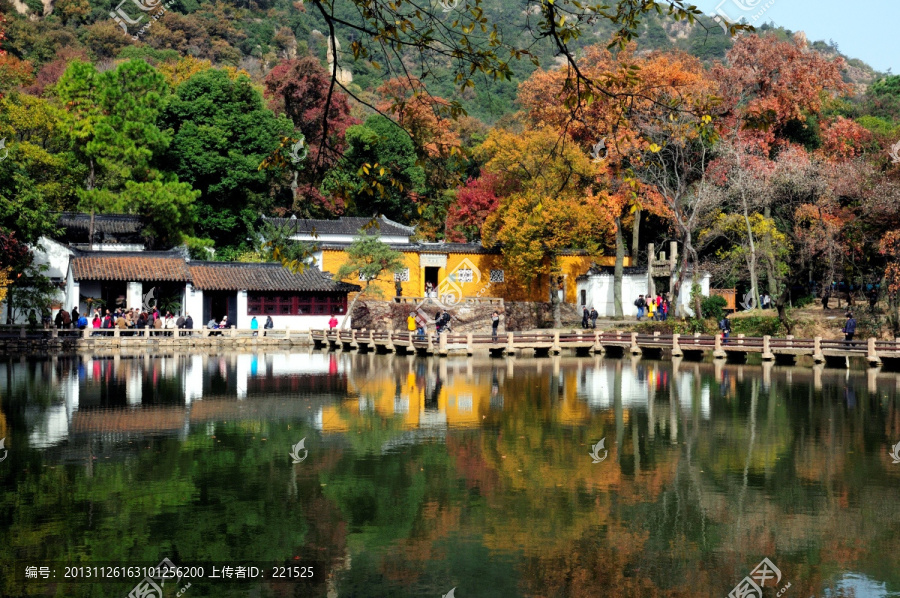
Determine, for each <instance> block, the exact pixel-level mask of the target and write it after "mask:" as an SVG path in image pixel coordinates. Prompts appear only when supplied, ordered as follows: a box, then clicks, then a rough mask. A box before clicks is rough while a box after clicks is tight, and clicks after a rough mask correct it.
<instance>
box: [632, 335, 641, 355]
mask: <svg viewBox="0 0 900 598" xmlns="http://www.w3.org/2000/svg"><path fill="white" fill-rule="evenodd" d="M637 336H638V334H637V332H632V333H631V354H632V355H640V354H641V348H640V347H639V346H638V344H637Z"/></svg>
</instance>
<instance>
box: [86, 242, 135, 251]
mask: <svg viewBox="0 0 900 598" xmlns="http://www.w3.org/2000/svg"><path fill="white" fill-rule="evenodd" d="M91 249H92V250H94V251H144V249H145V247H144V244H143V243H94V244H93V245H91Z"/></svg>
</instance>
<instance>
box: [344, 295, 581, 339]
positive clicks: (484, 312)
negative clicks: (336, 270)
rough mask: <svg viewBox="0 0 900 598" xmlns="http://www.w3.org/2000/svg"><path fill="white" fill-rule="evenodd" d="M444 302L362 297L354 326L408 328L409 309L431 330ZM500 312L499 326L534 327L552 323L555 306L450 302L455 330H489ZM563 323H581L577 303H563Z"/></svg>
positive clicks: (358, 303) (383, 328)
mask: <svg viewBox="0 0 900 598" xmlns="http://www.w3.org/2000/svg"><path fill="white" fill-rule="evenodd" d="M442 309H443V304H441V303H438V302H437V301H433V300H425V301H424V302H423V303H421V304H420V305H411V304H409V303H394V302H393V301H375V300H362V299H361V300H360V301H359V302H357V304H356V307H355V308H354V310H353V319H352V320H353V328H355V329H357V330H362V329H365V330H376V331H384V330H406V318H407V317H409V314H410V312H414V313H418V315H419V317H420V318H424V319H425V321H426V322H427V323H428V330H429V331H433V330H434V318H435V316H436V315H437V313H438V312H440V311H442ZM494 310H497V311H498V312H500V316H501V323H500V330H501V331H502V332H506V331H507V330H510V331H512V330H533V329H536V328H552V327H553V306H552V305H551V304H550V303H536V302H524V301H523V302H507V303H506V306H505V309H503V308H500V307H499V306H498V305H496V304H493V305H492V304H488V303H471V304H470V303H464V302H463V303H460V304H457V305H452V306H447V311H448V312H449V313H450V316H451V317H452V320H451V323H450V326H451V328H452V329H453V332H463V333H465V332H472V333H482V334H484V333H489V332H490V331H491V314H492V313H493V312H494ZM560 310H561V313H562V325H563V326H564V327H574V326H578V325H580V323H581V314H580V313H579V312H578V310H577V308H576V306H574V305H570V304H563V305H562V306H560Z"/></svg>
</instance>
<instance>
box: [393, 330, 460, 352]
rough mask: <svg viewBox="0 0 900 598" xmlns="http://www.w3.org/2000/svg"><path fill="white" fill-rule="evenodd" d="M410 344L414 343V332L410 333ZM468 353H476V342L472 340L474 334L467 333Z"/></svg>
mask: <svg viewBox="0 0 900 598" xmlns="http://www.w3.org/2000/svg"><path fill="white" fill-rule="evenodd" d="M409 342H410V343H412V332H410V333H409ZM466 353H467V354H469V355H473V354H474V353H475V342H474V341H473V339H472V333H471V332H468V333H466Z"/></svg>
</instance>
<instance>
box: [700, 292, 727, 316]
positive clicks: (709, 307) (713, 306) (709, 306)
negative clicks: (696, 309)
mask: <svg viewBox="0 0 900 598" xmlns="http://www.w3.org/2000/svg"><path fill="white" fill-rule="evenodd" d="M726 305H728V302H727V301H726V300H725V297H720V296H719V295H710V296H709V297H704V298H703V300H702V301H701V302H700V309H701V310H703V317H705V318H712V319H714V320H715V321H716V322H718V321H719V320H721V319H722V316H723V315H725V306H726Z"/></svg>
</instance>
